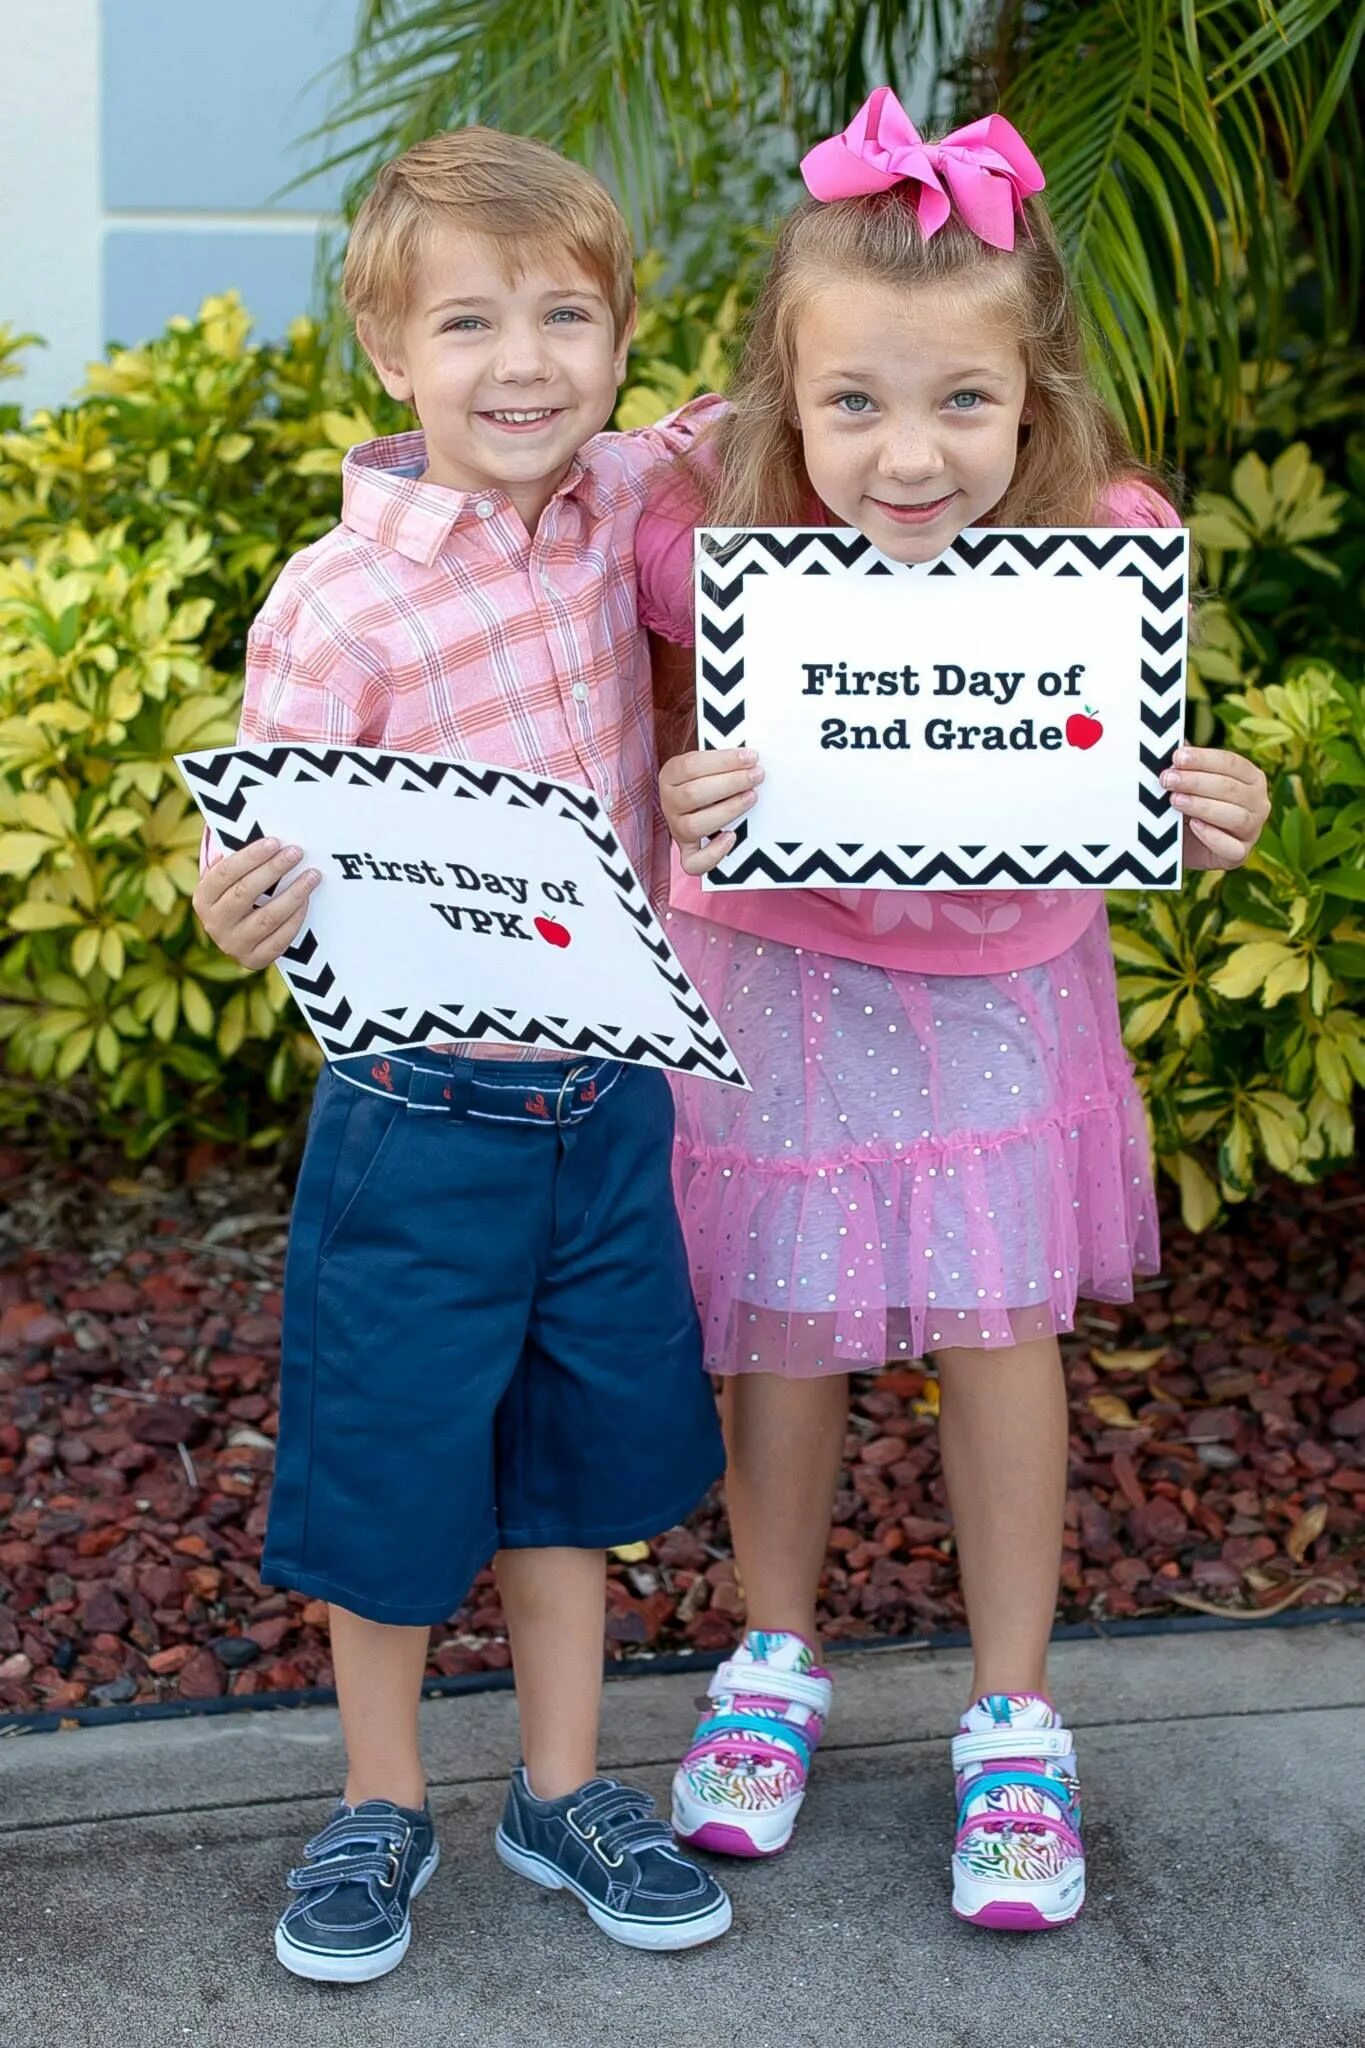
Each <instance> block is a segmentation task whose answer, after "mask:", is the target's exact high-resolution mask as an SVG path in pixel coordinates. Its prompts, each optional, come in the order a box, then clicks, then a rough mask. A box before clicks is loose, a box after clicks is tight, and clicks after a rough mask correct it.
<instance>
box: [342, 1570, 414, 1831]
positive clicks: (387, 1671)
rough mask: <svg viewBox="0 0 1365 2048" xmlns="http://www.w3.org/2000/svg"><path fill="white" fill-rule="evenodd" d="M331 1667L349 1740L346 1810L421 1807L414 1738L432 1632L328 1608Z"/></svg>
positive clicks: (347, 1748)
mask: <svg viewBox="0 0 1365 2048" xmlns="http://www.w3.org/2000/svg"><path fill="white" fill-rule="evenodd" d="M329 1612H330V1619H331V1633H332V1668H333V1670H334V1671H335V1673H336V1687H337V1704H338V1706H339V1707H340V1709H341V1727H342V1733H343V1735H344V1736H345V1740H346V1788H345V1790H344V1791H343V1793H342V1795H341V1796H342V1798H343V1800H344V1801H345V1803H346V1804H347V1806H359V1804H360V1802H361V1800H362V1799H390V1800H392V1801H393V1803H394V1805H395V1806H414V1807H416V1806H420V1805H421V1804H422V1801H423V1800H424V1799H425V1798H426V1779H425V1775H424V1773H423V1770H422V1758H421V1753H420V1750H419V1747H418V1738H417V1710H418V1707H419V1705H420V1703H421V1697H422V1673H423V1671H424V1670H425V1668H426V1659H427V1642H428V1640H429V1638H430V1635H431V1630H430V1628H427V1627H422V1628H400V1627H395V1626H393V1625H392V1624H391V1623H389V1622H383V1621H366V1620H365V1618H364V1616H363V1615H359V1614H352V1613H351V1612H350V1611H349V1609H347V1608H345V1607H338V1606H336V1605H335V1603H334V1604H333V1605H332V1607H331V1608H330V1610H329Z"/></svg>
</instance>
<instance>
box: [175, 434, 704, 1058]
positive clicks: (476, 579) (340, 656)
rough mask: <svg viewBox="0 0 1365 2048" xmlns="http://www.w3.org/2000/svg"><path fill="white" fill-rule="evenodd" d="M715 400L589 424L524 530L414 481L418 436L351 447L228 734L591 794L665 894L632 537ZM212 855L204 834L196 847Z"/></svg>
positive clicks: (498, 503) (505, 514)
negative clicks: (502, 775) (454, 765)
mask: <svg viewBox="0 0 1365 2048" xmlns="http://www.w3.org/2000/svg"><path fill="white" fill-rule="evenodd" d="M720 407H721V401H720V400H719V399H715V398H702V399H697V400H695V401H694V402H693V403H692V404H691V405H688V406H684V407H683V408H682V409H681V410H680V411H679V412H676V413H674V414H672V415H671V416H670V417H669V418H668V419H665V420H661V421H660V422H659V424H658V425H657V426H654V427H645V428H641V429H639V430H638V431H636V432H633V433H628V434H612V433H606V434H598V435H596V436H595V437H594V438H593V439H592V440H591V441H589V442H587V443H586V444H585V445H584V446H583V447H582V448H581V449H580V450H579V451H578V454H577V456H576V458H575V460H574V462H573V464H572V466H571V467H570V469H569V472H568V474H567V475H566V476H565V478H564V480H563V482H562V483H561V484H560V486H559V488H558V490H557V491H556V492H555V494H554V496H553V498H552V499H551V500H550V502H549V504H548V505H547V506H546V508H545V511H544V512H543V513H542V515H541V518H540V523H539V525H538V526H537V528H536V531H535V533H534V534H528V533H527V531H526V528H525V526H524V525H523V524H522V521H521V518H520V516H519V514H518V513H517V512H516V510H515V508H514V507H513V505H512V503H511V500H510V499H509V498H508V497H507V496H506V494H505V493H504V492H502V491H500V490H497V489H490V490H486V491H455V490H450V489H448V488H446V487H445V486H444V485H440V484H430V483H422V482H419V481H418V474H419V473H420V471H421V469H422V468H423V467H424V466H425V463H426V443H425V439H424V437H423V435H421V434H395V435H391V436H389V437H388V438H387V439H384V440H378V441H367V442H364V443H362V444H361V445H360V446H359V447H356V448H352V449H351V450H350V452H349V453H348V455H347V456H346V460H345V462H344V463H343V465H342V472H341V522H340V524H339V525H337V526H334V527H333V528H332V529H331V531H330V532H329V533H325V534H324V535H323V536H322V538H321V539H320V540H317V541H315V542H314V543H313V545H312V546H311V547H308V548H305V549H303V551H302V552H301V553H300V554H297V555H295V556H294V557H293V559H292V560H291V561H290V562H288V563H287V564H286V565H285V568H284V570H283V571H282V573H281V575H280V578H279V581H278V582H277V583H276V585H275V587H274V589H273V590H272V591H271V593H270V595H269V597H268V598H267V599H266V602H265V604H264V606H263V607H262V609H261V612H260V614H259V615H258V617H257V619H256V622H255V624H254V625H253V626H252V628H251V631H250V634H249V635H248V638H247V654H246V689H245V694H244V697H243V701H242V716H241V724H240V727H239V732H238V741H239V744H241V745H250V744H252V743H256V742H260V743H264V744H272V745H287V744H288V743H289V742H291V741H298V742H301V743H304V744H310V745H316V744H318V743H324V744H327V745H330V746H339V747H346V746H356V747H387V748H391V749H393V751H394V752H396V753H408V754H437V755H452V756H454V757H455V758H456V759H457V760H465V761H482V762H488V763H491V764H492V765H493V766H495V767H507V768H523V769H530V770H531V771H532V773H534V774H537V775H548V776H553V777H555V778H556V780H558V781H561V782H571V783H574V784H576V785H577V786H578V787H579V788H588V789H591V790H594V791H595V792H596V794H597V796H598V797H599V799H600V800H601V803H602V806H603V809H604V810H605V811H606V812H607V813H608V815H609V816H610V818H611V822H612V825H613V827H614V829H615V831H616V833H617V836H618V837H619V839H620V841H621V844H622V846H623V847H624V848H625V850H626V852H627V853H628V854H629V856H630V860H631V863H632V865H633V867H634V868H635V871H636V873H637V874H638V875H639V877H640V880H641V882H642V884H643V885H644V887H645V889H646V890H647V891H649V893H650V895H651V896H652V897H653V899H654V901H655V902H656V904H660V905H661V904H662V902H663V900H664V898H665V896H666V894H667V888H668V852H667V849H668V834H667V831H666V829H665V827H664V822H663V815H662V813H661V811H660V809H659V791H658V765H657V761H656V758H655V749H654V723H653V701H652V696H651V689H650V672H649V648H648V643H647V642H646V639H645V635H644V630H643V628H642V626H641V625H640V620H639V613H638V608H637V601H636V589H635V530H636V527H637V525H638V523H639V519H640V515H641V513H642V512H643V510H644V507H645V504H646V502H647V500H648V497H649V491H650V483H651V479H652V478H653V477H654V476H655V475H656V474H657V473H658V472H659V471H660V470H661V468H662V466H663V465H664V464H665V463H667V462H668V461H669V460H670V458H671V457H673V456H674V455H677V454H680V453H682V452H683V451H684V450H686V449H688V448H690V447H691V446H692V445H693V443H694V441H695V440H696V438H697V436H698V434H699V433H700V431H701V430H702V429H703V428H704V427H706V426H707V425H708V424H710V422H711V421H712V420H714V419H715V418H716V417H717V415H718V412H719V410H720ZM216 855H217V849H216V848H213V847H212V846H211V845H210V843H209V840H208V837H207V835H206V837H205V859H206V860H207V859H210V858H216ZM459 1050H462V1051H468V1052H470V1053H479V1054H482V1055H486V1056H488V1057H491V1058H518V1057H520V1058H523V1059H532V1060H534V1059H545V1058H546V1057H547V1056H549V1057H553V1055H547V1054H546V1052H545V1050H544V1048H543V1047H535V1046H531V1047H527V1048H524V1049H520V1050H519V1049H517V1048H509V1047H506V1046H497V1045H483V1046H469V1047H461V1048H459Z"/></svg>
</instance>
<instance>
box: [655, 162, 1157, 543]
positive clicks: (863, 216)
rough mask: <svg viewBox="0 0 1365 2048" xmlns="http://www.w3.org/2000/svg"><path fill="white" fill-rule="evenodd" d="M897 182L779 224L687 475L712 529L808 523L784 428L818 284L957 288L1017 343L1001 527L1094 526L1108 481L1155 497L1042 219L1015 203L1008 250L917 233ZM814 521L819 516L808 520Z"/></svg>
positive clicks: (964, 232)
mask: <svg viewBox="0 0 1365 2048" xmlns="http://www.w3.org/2000/svg"><path fill="white" fill-rule="evenodd" d="M909 191H910V188H909V187H908V186H904V185H902V186H897V187H893V189H892V190H890V191H889V192H880V193H877V194H875V195H874V196H871V197H867V198H860V199H842V200H838V201H836V202H835V203H833V204H832V205H823V204H821V203H820V202H819V201H817V200H813V199H812V200H807V201H806V202H804V203H803V204H802V205H800V206H798V207H797V208H796V209H795V211H794V212H793V213H792V214H790V215H789V216H788V218H787V220H786V221H785V222H784V224H783V227H782V230H781V232H780V234H779V236H778V239H777V245H776V248H775V249H774V252H773V258H772V263H771V266H770V268H769V270H768V275H767V278H766V279H765V281H764V285H763V289H762V291H761V293H760V295H759V299H758V303H757V305H756V307H755V309H754V314H753V318H752V321H751V324H750V329H749V334H748V338H747V341H746V343H745V348H744V353H743V356H742V358H741V361H740V364H739V368H738V371H737V373H736V376H735V379H734V382H733V384H732V386H731V390H730V396H731V398H732V399H733V401H734V410H733V412H731V413H730V414H729V415H728V416H727V417H726V418H725V419H724V420H723V421H722V422H721V424H720V426H719V427H718V428H717V430H716V433H715V436H714V438H713V440H712V443H711V450H712V453H713V455H714V458H715V459H714V460H713V461H712V462H710V463H708V464H706V465H702V464H698V465H697V466H696V468H695V469H694V471H693V475H694V478H695V480H696V483H697V485H698V488H699V489H700V491H701V493H702V496H703V498H704V500H705V505H706V517H707V520H708V521H709V522H710V523H711V524H713V525H716V526H745V527H751V526H800V525H806V524H809V523H810V521H811V518H812V515H813V513H814V512H815V498H814V493H813V492H812V489H811V485H810V481H809V478H808V477H807V475H806V469H805V463H804V460H803V458H802V452H801V435H800V432H799V430H798V429H797V427H796V426H795V425H794V424H793V416H794V414H795V411H796V404H795V387H794V365H795V355H796V335H797V328H798V325H799V322H800V317H801V314H802V312H803V310H804V308H805V307H806V306H807V305H808V304H809V302H810V300H811V298H812V297H813V296H814V295H815V293H816V292H818V291H821V290H824V289H826V288H827V287H828V286H830V285H831V284H835V285H839V284H847V285H849V286H852V287H854V288H856V287H857V286H858V285H859V284H861V283H864V282H866V281H867V280H869V279H871V280H874V281H875V282H876V283H878V284H884V285H892V286H895V287H897V288H904V289H906V290H910V291H913V290H914V289H915V288H916V287H917V286H920V285H944V284H947V285H957V284H961V285H962V286H963V287H965V288H966V289H967V290H970V291H971V292H972V294H973V303H974V305H980V306H981V307H982V310H983V317H987V318H989V317H991V316H992V315H995V316H996V317H999V318H1000V319H1001V320H1002V322H1003V323H1004V324H1005V325H1006V326H1007V328H1008V331H1009V332H1010V333H1011V334H1012V335H1013V336H1014V337H1015V338H1016V339H1017V341H1018V344H1019V348H1020V350H1021V352H1022V354H1023V358H1024V366H1025V370H1026V373H1027V380H1028V382H1027V391H1028V397H1027V401H1026V403H1027V410H1028V413H1029V423H1028V425H1027V426H1026V427H1025V428H1024V429H1023V431H1022V432H1021V434H1020V444H1019V457H1018V461H1017V462H1016V464H1015V469H1014V475H1013V477H1012V478H1011V480H1010V483H1009V486H1008V488H1007V489H1006V491H1005V493H1004V496H1003V497H1002V498H1001V499H1000V501H999V503H998V504H997V505H995V506H994V507H993V508H992V510H991V512H990V514H989V520H990V523H992V524H995V525H1000V526H1090V525H1093V524H1095V523H1096V521H1097V520H1098V521H1099V522H1100V523H1101V524H1102V523H1104V522H1103V516H1102V506H1103V499H1104V492H1105V487H1106V486H1107V485H1109V484H1112V483H1113V482H1115V481H1116V479H1118V478H1119V477H1123V478H1124V479H1126V480H1127V479H1131V480H1133V481H1145V482H1148V483H1150V484H1152V485H1153V486H1154V487H1155V488H1158V489H1159V488H1160V485H1158V484H1157V483H1156V479H1155V478H1154V477H1153V476H1152V475H1151V473H1150V472H1148V471H1145V470H1143V469H1142V467H1141V465H1140V464H1139V463H1138V462H1137V460H1136V458H1135V456H1134V455H1133V453H1132V450H1131V448H1130V447H1129V445H1128V441H1127V439H1126V437H1125V435H1124V432H1123V429H1122V427H1121V426H1120V425H1119V423H1118V421H1117V420H1116V419H1115V417H1114V415H1113V414H1112V413H1111V412H1110V410H1109V408H1108V407H1107V406H1106V405H1105V403H1104V401H1103V400H1102V399H1101V397H1100V396H1099V393H1098V392H1097V391H1096V390H1095V388H1094V385H1093V383H1092V381H1091V377H1090V373H1089V369H1088V367H1087V364H1086V360H1085V347H1084V341H1083V337H1082V329H1081V322H1080V318H1079V315H1078V312H1077V308H1076V303H1075V297H1074V294H1073V291H1072V287H1071V282H1070V279H1069V277H1068V276H1067V271H1066V266H1065V263H1064V262H1063V260H1062V255H1061V252H1060V250H1059V248H1058V246H1057V238H1056V235H1055V233H1054V231H1053V227H1052V223H1051V221H1050V220H1049V219H1048V216H1047V212H1046V209H1045V208H1044V207H1043V206H1042V205H1041V204H1040V203H1039V202H1038V201H1037V200H1036V199H1027V200H1026V201H1025V202H1024V207H1025V219H1024V221H1023V222H1022V223H1020V224H1019V228H1018V236H1017V240H1016V244H1015V247H1014V248H1013V249H1012V250H1002V249H993V248H991V247H989V246H988V245H987V244H986V243H985V242H982V241H981V240H979V238H978V237H977V236H976V235H975V234H973V233H972V231H971V229H970V228H968V227H967V226H966V225H965V224H964V223H963V222H962V221H961V220H960V219H959V218H958V216H957V215H956V214H953V215H952V216H950V218H949V219H948V220H947V221H946V222H945V224H944V225H943V227H941V228H940V229H939V231H938V233H937V234H935V235H932V236H926V235H925V234H924V233H923V232H922V230H921V229H920V226H919V223H918V221H917V220H916V218H915V215H914V212H913V211H912V208H911V205H910V204H909V196H908V195H909ZM816 516H818V514H816Z"/></svg>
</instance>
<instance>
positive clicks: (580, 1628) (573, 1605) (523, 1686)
mask: <svg viewBox="0 0 1365 2048" xmlns="http://www.w3.org/2000/svg"><path fill="white" fill-rule="evenodd" d="M497 1572H498V1589H499V1591H500V1592H501V1594H502V1604H503V1610H504V1612H505V1614H506V1616H507V1632H508V1635H509V1636H510V1638H511V1642H512V1657H513V1661H514V1664H515V1668H516V1677H517V1712H518V1714H519V1715H520V1717H521V1754H522V1758H523V1760H524V1762H525V1765H526V1776H527V1779H528V1780H529V1782H530V1786H531V1790H532V1791H533V1792H534V1793H535V1794H536V1797H537V1798H539V1799H562V1798H563V1797H564V1795H565V1793H566V1792H576V1791H577V1789H578V1787H579V1786H580V1785H585V1784H586V1783H587V1781H588V1780H589V1778H593V1777H595V1776H596V1775H597V1723H598V1714H599V1710H600V1707H601V1702H602V1634H603V1616H604V1608H605V1582H606V1554H605V1552H603V1551H601V1550H562V1549H561V1550H501V1551H499V1552H498V1558H497Z"/></svg>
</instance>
